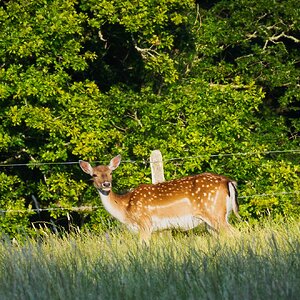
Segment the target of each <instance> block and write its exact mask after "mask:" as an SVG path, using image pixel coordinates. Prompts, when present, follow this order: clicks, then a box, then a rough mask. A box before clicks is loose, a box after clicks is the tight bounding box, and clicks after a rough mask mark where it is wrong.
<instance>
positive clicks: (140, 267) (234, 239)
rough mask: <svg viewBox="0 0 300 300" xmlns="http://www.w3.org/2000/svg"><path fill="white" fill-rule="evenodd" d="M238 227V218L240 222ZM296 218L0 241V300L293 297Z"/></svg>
mask: <svg viewBox="0 0 300 300" xmlns="http://www.w3.org/2000/svg"><path fill="white" fill-rule="evenodd" d="M244 225H245V224H244ZM299 226H300V223H299V220H297V221H296V220H295V221H292V222H291V221H289V222H286V223H283V224H276V223H274V222H272V223H269V222H264V225H263V226H254V228H250V227H249V226H243V227H242V228H240V230H239V231H238V232H237V233H236V234H235V235H233V236H230V237H229V236H218V237H217V238H216V237H215V236H211V235H208V234H204V235H201V236H199V235H189V236H186V235H177V236H175V237H172V235H170V234H168V232H166V233H164V234H163V235H161V236H160V235H156V236H154V237H153V240H152V241H151V246H150V247H145V246H143V245H141V244H140V243H139V242H138V241H137V239H136V238H134V237H133V236H130V235H129V234H128V232H127V231H126V232H122V231H121V232H118V231H117V232H116V231H112V232H109V233H107V234H106V235H104V234H100V235H99V234H95V233H93V234H83V233H77V234H76V235H74V234H71V235H65V236H64V237H63V238H59V237H58V236H57V235H51V234H49V232H48V233H47V232H45V234H44V235H41V236H40V239H28V240H27V242H26V243H16V242H13V243H12V242H11V241H10V240H7V241H3V240H2V241H1V242H0V253H1V255H0V267H1V270H2V272H1V273H0V298H1V299H2V300H11V299H23V300H27V299H28V300H29V299H39V300H44V299H45V300H48V299H58V300H62V299H77V300H89V299H91V300H94V299H113V300H118V299H133V300H134V299H138V300H143V299H166V300H168V299H170V300H172V299H179V300H181V299H182V300H185V299H212V300H215V299H216V300H217V299H244V300H253V299H255V300H256V299H290V300H296V299H299V293H300V285H299V272H300V239H299V232H300V231H299V230H300V227H299Z"/></svg>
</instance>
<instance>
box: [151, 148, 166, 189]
mask: <svg viewBox="0 0 300 300" xmlns="http://www.w3.org/2000/svg"><path fill="white" fill-rule="evenodd" d="M150 167H151V176H152V183H153V184H156V183H159V182H164V181H165V175H164V165H163V159H162V155H161V152H160V151H159V150H153V151H152V152H151V155H150Z"/></svg>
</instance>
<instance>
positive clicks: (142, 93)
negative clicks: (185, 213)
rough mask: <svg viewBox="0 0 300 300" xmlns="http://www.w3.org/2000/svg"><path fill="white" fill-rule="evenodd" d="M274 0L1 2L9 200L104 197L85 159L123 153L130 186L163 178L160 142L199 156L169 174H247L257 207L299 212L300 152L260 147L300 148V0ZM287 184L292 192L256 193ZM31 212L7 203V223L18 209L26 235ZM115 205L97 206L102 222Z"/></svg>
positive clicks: (0, 137)
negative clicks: (156, 168)
mask: <svg viewBox="0 0 300 300" xmlns="http://www.w3.org/2000/svg"><path fill="white" fill-rule="evenodd" d="M274 3H275V4H274V5H273V6H272V7H269V6H268V5H267V2H265V1H260V2H259V3H254V2H252V1H250V0H248V1H246V0H244V1H242V0H239V1H217V2H216V3H210V5H209V6H206V7H199V8H198V10H197V9H196V8H195V5H194V2H193V1H190V0H185V1H178V0H164V1H155V0H147V1H142V2H141V1H119V0H113V1H104V0H103V1H94V0H81V1H75V0H65V1H57V0H51V1H46V2H45V1H32V0H29V1H24V0H14V1H8V2H6V3H4V4H2V6H1V7H0V20H1V21H0V65H1V70H0V106H1V111H0V120H1V123H0V149H1V154H0V161H1V163H2V165H1V169H0V171H1V176H0V181H1V182H0V185H1V186H2V189H1V195H0V207H1V209H2V210H3V211H7V210H8V209H11V207H15V208H16V209H18V210H23V211H24V210H25V209H27V208H31V207H34V208H35V207H36V201H33V199H37V202H38V203H39V205H40V206H41V207H52V208H54V209H57V208H60V207H62V208H64V210H53V211H51V217H54V218H58V217H59V216H63V215H67V214H69V213H70V210H71V207H74V206H75V207H76V206H80V205H81V204H89V205H91V206H99V200H98V197H97V195H96V194H95V191H94V190H93V188H92V187H90V188H88V183H87V182H86V181H85V180H86V177H84V175H83V174H81V172H80V170H79V168H78V166H77V165H74V164H73V162H76V161H77V160H78V159H85V160H90V161H101V162H107V161H109V160H110V158H111V157H112V155H115V154H117V153H120V154H122V156H123V157H124V159H125V161H126V160H133V161H135V163H124V164H123V165H122V168H119V170H117V171H116V178H115V181H116V183H117V185H116V188H117V189H119V190H122V189H127V188H130V187H132V186H136V185H137V184H138V183H141V182H149V181H150V176H149V175H150V168H149V166H148V165H147V164H145V162H146V161H148V159H149V154H150V151H151V150H153V149H154V148H159V149H160V150H161V151H162V152H163V155H164V157H165V158H166V159H174V158H176V157H179V158H184V157H185V158H187V157H193V158H190V159H181V160H171V161H170V162H169V163H168V164H167V165H166V177H167V178H168V179H170V178H171V177H176V176H183V175H187V174H191V173H193V172H202V171H213V172H217V173H222V174H226V175H229V176H232V177H233V178H234V179H236V180H237V181H238V182H239V183H240V192H241V193H240V194H241V195H242V197H244V198H241V199H243V200H242V201H241V202H242V205H241V208H242V213H243V214H244V216H247V217H257V216H259V215H263V214H264V213H266V212H268V211H272V212H274V213H278V214H282V213H286V214H288V213H295V214H296V213H297V212H298V211H299V201H300V200H299V197H298V195H297V194H288V193H292V192H293V191H297V190H299V180H298V179H299V178H298V174H299V163H298V161H297V160H296V159H295V156H291V155H290V156H289V155H286V154H283V155H281V156H280V155H277V154H276V155H275V154H269V155H267V156H265V155H262V154H261V153H262V152H264V151H269V150H281V149H295V147H298V144H297V141H298V140H297V138H298V137H299V136H298V132H299V123H298V122H299V121H298V119H296V118H294V116H296V113H297V109H298V106H297V105H298V104H297V103H298V98H297V97H298V93H297V91H298V89H299V86H298V85H299V84H298V82H297V78H299V76H298V75H299V74H298V69H297V61H298V60H299V50H298V48H297V47H296V45H297V44H298V41H297V39H298V37H297V35H296V34H295V32H296V30H297V29H298V26H299V23H298V20H299V18H297V16H298V15H297V14H298V13H299V11H298V10H296V11H294V10H292V8H294V7H295V6H294V7H293V5H294V2H293V1H292V0H290V1H286V2H285V10H284V13H280V12H281V10H282V5H283V4H282V3H281V2H279V1H278V2H277V1H275V2H274ZM243 24H246V25H243ZM245 37H246V38H245ZM284 59H287V62H285V61H284ZM262 66H264V67H262ZM266 66H267V67H266ZM274 71H276V72H277V73H276V74H275V75H274ZM285 74H289V75H290V76H289V78H287V77H286V76H285ZM275 125H276V126H275ZM249 152H251V153H252V154H251V155H250V154H249V155H239V156H237V155H225V156H214V155H215V154H218V153H227V154H232V153H249ZM253 153H254V154H253ZM66 162H69V163H66ZM174 162H176V163H174ZM11 164H14V166H10V165H11ZM15 164H21V165H19V166H18V167H17V166H15ZM279 191H283V192H285V193H286V194H283V195H282V196H276V195H275V196H272V197H271V198H270V197H269V198H266V200H263V201H261V200H260V198H258V197H253V196H251V195H253V194H254V195H255V194H262V193H265V192H268V193H270V194H274V193H277V192H279ZM291 195H292V197H293V198H292V197H291ZM249 196H251V197H249ZM246 197H249V198H246ZM31 213H32V211H26V212H24V213H23V214H18V215H15V214H14V215H13V217H12V218H10V219H8V215H9V214H8V213H4V215H3V218H2V219H1V221H0V222H1V224H2V223H3V224H13V223H11V222H14V225H12V227H13V228H11V231H9V230H8V229H7V228H8V226H6V225H5V226H6V227H5V226H4V225H3V226H2V227H3V228H4V230H5V231H6V232H9V233H11V234H15V232H17V231H20V228H26V226H27V229H28V228H29V226H28V224H29V221H28V219H29V217H30V215H31ZM81 216H82V218H83V219H84V218H85V217H86V215H85V214H83V215H81ZM103 216H104V213H103V210H100V211H99V212H98V213H94V214H92V215H91V219H92V221H91V222H90V224H91V226H93V224H95V223H96V222H97V221H99V220H100V219H101V218H102V217H103ZM46 217H47V218H48V217H49V216H46ZM42 221H44V217H43V218H42ZM17 224H19V225H18V226H20V227H18V226H17ZM17 227H18V228H17Z"/></svg>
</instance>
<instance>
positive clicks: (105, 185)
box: [102, 181, 111, 188]
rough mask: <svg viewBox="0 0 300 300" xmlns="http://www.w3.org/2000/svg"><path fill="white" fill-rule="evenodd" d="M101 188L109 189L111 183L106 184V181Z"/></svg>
mask: <svg viewBox="0 0 300 300" xmlns="http://www.w3.org/2000/svg"><path fill="white" fill-rule="evenodd" d="M102 187H104V188H110V187H111V183H110V182H108V181H105V182H103V183H102Z"/></svg>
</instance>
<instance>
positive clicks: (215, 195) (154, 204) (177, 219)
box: [79, 155, 240, 242]
mask: <svg viewBox="0 0 300 300" xmlns="http://www.w3.org/2000/svg"><path fill="white" fill-rule="evenodd" d="M120 161H121V156H120V155H118V156H116V157H114V158H113V159H112V160H111V161H110V164H109V165H108V166H103V165H102V166H96V167H92V166H91V165H90V164H89V163H88V162H86V161H82V160H80V161H79V164H80V167H81V169H82V170H83V171H84V172H85V173H87V174H89V175H90V176H92V180H93V183H94V186H95V187H96V189H97V190H98V192H99V195H100V198H101V200H102V203H103V205H104V207H105V209H106V210H107V211H108V212H109V213H110V214H111V215H112V216H113V217H115V218H116V219H118V220H119V221H120V222H122V223H124V224H126V225H127V227H128V228H129V229H131V230H134V231H137V232H139V233H140V237H141V239H142V240H144V241H145V242H148V240H149V239H150V237H151V233H152V232H153V231H157V230H163V229H171V228H177V229H181V230H189V229H192V228H194V227H196V226H198V225H199V224H201V223H203V222H205V223H207V224H208V225H209V226H210V227H212V228H213V229H214V230H216V231H220V230H228V229H231V225H230V224H229V223H228V216H229V214H230V213H231V211H233V212H234V214H235V215H236V216H237V217H238V218H240V216H239V214H238V203H237V190H236V182H234V181H232V180H230V179H228V178H227V177H225V176H221V175H216V174H212V173H203V174H199V175H194V176H188V177H183V178H181V179H174V180H170V181H165V182H162V183H157V184H142V185H140V186H138V187H137V188H135V189H133V190H132V191H130V192H128V193H127V194H124V195H118V194H116V193H114V192H113V191H112V171H114V170H115V169H116V168H117V167H118V166H119V164H120Z"/></svg>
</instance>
